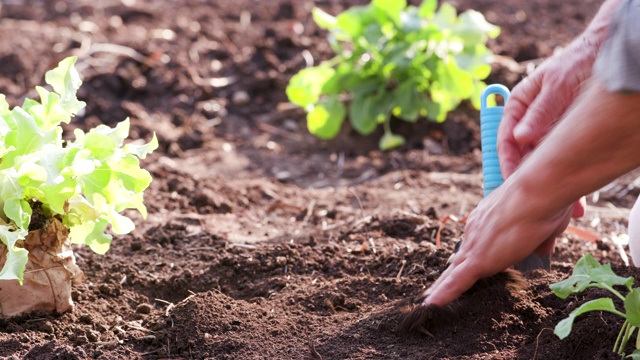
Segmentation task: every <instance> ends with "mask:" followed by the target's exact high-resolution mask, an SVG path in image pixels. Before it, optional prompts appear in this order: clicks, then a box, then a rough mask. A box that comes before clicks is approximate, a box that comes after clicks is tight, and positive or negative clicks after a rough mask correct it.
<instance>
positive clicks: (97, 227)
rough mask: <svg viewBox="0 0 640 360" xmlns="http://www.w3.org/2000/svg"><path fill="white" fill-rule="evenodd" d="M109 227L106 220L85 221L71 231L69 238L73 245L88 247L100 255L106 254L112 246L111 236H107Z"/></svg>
mask: <svg viewBox="0 0 640 360" xmlns="http://www.w3.org/2000/svg"><path fill="white" fill-rule="evenodd" d="M107 225H109V222H108V221H107V220H106V219H98V220H96V221H91V220H87V221H83V222H82V223H81V224H78V225H75V226H72V227H71V228H70V229H69V238H70V239H71V243H73V244H83V245H88V246H89V247H90V248H91V250H93V251H94V252H96V253H98V254H104V253H106V252H107V250H109V247H110V246H111V239H112V237H111V235H108V234H105V230H106V228H107Z"/></svg>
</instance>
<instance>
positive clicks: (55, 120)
mask: <svg viewBox="0 0 640 360" xmlns="http://www.w3.org/2000/svg"><path fill="white" fill-rule="evenodd" d="M36 90H37V92H38V95H40V99H41V102H42V104H40V103H37V102H34V104H32V105H31V106H30V107H29V108H28V109H27V108H26V106H25V110H27V111H28V112H29V113H30V114H31V115H33V117H34V118H35V119H36V122H37V123H38V125H39V126H40V127H41V128H42V129H43V130H51V129H53V128H54V127H55V126H58V125H59V124H60V123H61V122H64V123H68V122H69V120H71V114H69V112H68V111H67V110H66V109H64V108H63V107H62V103H61V102H60V95H58V94H56V93H54V92H49V91H47V90H46V89H45V88H43V87H40V86H37V87H36ZM31 101H33V100H31Z"/></svg>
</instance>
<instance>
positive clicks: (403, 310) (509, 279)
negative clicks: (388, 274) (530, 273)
mask: <svg viewBox="0 0 640 360" xmlns="http://www.w3.org/2000/svg"><path fill="white" fill-rule="evenodd" d="M495 285H503V286H504V288H505V289H506V290H508V292H509V293H510V294H512V295H516V294H517V293H518V292H520V291H522V290H525V289H526V288H527V281H526V280H525V279H524V277H523V276H522V273H520V272H519V271H517V270H513V269H507V270H506V271H503V272H500V273H498V274H496V275H493V276H490V277H487V278H483V279H480V280H478V281H477V282H476V283H475V284H474V285H473V286H472V287H471V288H470V289H469V290H467V291H466V292H465V293H464V294H463V295H462V296H461V297H460V299H458V300H456V301H454V302H453V303H451V304H450V305H448V306H437V305H427V306H425V305H423V304H422V302H423V301H424V299H425V295H424V291H422V292H421V293H420V294H419V295H418V296H416V297H414V298H413V299H412V300H411V302H410V303H409V304H407V301H403V302H401V303H400V304H399V306H398V310H399V311H400V314H401V317H400V323H399V328H400V330H401V331H402V332H405V333H413V332H421V333H424V334H427V335H429V336H433V332H434V331H435V330H437V329H438V328H439V327H442V326H444V325H447V324H450V323H451V322H453V321H455V320H456V319H457V318H459V317H460V313H461V311H462V309H463V308H464V299H466V298H470V297H472V296H473V294H474V293H476V292H479V291H481V290H483V289H486V288H489V287H493V286H495Z"/></svg>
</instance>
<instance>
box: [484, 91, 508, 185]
mask: <svg viewBox="0 0 640 360" xmlns="http://www.w3.org/2000/svg"><path fill="white" fill-rule="evenodd" d="M509 94H510V93H509V89H507V88H506V87H505V86H504V85H500V84H493V85H489V86H487V87H486V88H485V89H484V91H482V94H481V95H480V145H481V146H482V175H483V189H484V196H485V197H487V196H489V194H491V192H492V191H493V190H495V189H496V188H497V187H498V186H500V185H502V183H503V182H504V179H503V178H502V173H501V172H500V161H499V160H498V148H497V141H498V127H499V126H500V121H501V120H502V115H503V114H504V106H492V107H487V97H489V95H502V97H503V98H504V103H505V104H506V103H507V99H508V98H509Z"/></svg>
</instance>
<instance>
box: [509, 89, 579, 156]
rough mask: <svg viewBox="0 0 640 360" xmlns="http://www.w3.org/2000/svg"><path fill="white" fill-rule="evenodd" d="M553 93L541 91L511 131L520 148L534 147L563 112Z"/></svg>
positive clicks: (563, 107)
mask: <svg viewBox="0 0 640 360" xmlns="http://www.w3.org/2000/svg"><path fill="white" fill-rule="evenodd" d="M559 99H560V98H559V97H558V96H557V94H555V93H554V92H553V91H543V92H542V93H540V94H539V95H538V96H537V97H536V99H535V100H534V101H533V102H532V103H531V105H530V106H529V108H528V109H527V112H526V114H524V116H523V117H522V119H521V120H520V122H519V123H518V125H516V127H515V128H514V129H513V137H514V138H515V139H516V142H517V143H518V144H520V146H524V145H529V146H533V147H535V146H536V145H537V144H538V143H539V142H540V140H541V139H542V138H543V137H544V136H545V135H546V134H547V133H548V132H549V129H550V128H551V127H552V126H553V124H555V123H556V122H557V120H558V119H559V118H560V117H561V116H562V114H563V113H564V112H565V110H566V109H567V107H568V105H569V104H566V103H563V102H562V101H561V100H559Z"/></svg>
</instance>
